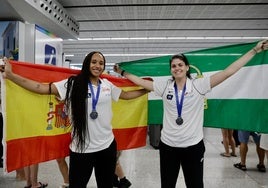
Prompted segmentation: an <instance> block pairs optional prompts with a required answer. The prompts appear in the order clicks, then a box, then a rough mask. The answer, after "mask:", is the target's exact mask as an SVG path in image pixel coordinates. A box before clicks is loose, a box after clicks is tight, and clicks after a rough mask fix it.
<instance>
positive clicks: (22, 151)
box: [6, 133, 71, 172]
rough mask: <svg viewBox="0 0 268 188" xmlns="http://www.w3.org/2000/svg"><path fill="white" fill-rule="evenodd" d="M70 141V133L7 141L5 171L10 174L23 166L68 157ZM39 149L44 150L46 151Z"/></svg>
mask: <svg viewBox="0 0 268 188" xmlns="http://www.w3.org/2000/svg"><path fill="white" fill-rule="evenodd" d="M70 141H71V136H70V133H66V134H62V135H57V136H39V137H31V138H22V139H16V140H11V141H8V142H7V150H6V152H7V156H8V157H7V159H6V166H7V169H6V170H7V172H11V171H13V170H16V169H18V168H21V167H23V166H29V165H31V164H37V163H40V162H44V161H49V160H52V159H57V158H61V157H65V156H68V155H69V144H70ZM40 148H46V150H42V149H40ZM36 151H39V152H38V153H37V152H36ZM40 151H41V152H40Z"/></svg>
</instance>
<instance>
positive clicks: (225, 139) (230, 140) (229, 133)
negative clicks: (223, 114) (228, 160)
mask: <svg viewBox="0 0 268 188" xmlns="http://www.w3.org/2000/svg"><path fill="white" fill-rule="evenodd" d="M221 133H222V143H223V146H224V150H225V152H223V153H221V154H220V155H221V156H223V157H231V156H233V157H237V156H236V154H235V140H234V137H233V130H232V129H221ZM229 146H231V150H232V152H231V153H230V149H229Z"/></svg>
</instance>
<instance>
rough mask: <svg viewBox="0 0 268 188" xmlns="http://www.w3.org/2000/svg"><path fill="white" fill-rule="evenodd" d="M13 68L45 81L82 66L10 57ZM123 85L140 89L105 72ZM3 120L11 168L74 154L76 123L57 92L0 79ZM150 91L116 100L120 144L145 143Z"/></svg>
mask: <svg viewBox="0 0 268 188" xmlns="http://www.w3.org/2000/svg"><path fill="white" fill-rule="evenodd" d="M11 63H12V69H13V72H15V73H17V74H19V75H21V76H23V77H26V78H29V79H32V80H36V81H39V82H42V83H50V82H56V81H59V80H62V79H65V78H68V77H69V76H71V75H76V74H78V73H79V70H72V69H67V68H61V67H55V66H49V65H37V64H32V63H27V62H15V61H11ZM102 77H103V78H107V79H108V80H110V81H111V82H112V83H114V84H115V85H116V86H118V87H121V88H122V89H124V90H135V89H138V88H139V87H138V86H135V85H134V84H133V83H132V82H130V81H128V80H126V79H122V78H118V77H114V76H110V75H105V74H103V75H102ZM1 83H2V84H1V85H2V86H1V89H2V96H1V97H2V109H3V120H4V142H3V143H4V148H5V150H4V156H5V159H4V161H5V162H4V170H5V171H6V172H11V171H13V170H16V169H19V168H21V167H24V166H28V165H31V164H36V163H40V162H45V161H49V160H53V159H57V158H61V157H65V156H68V155H69V143H70V141H71V135H70V131H71V125H70V121H69V119H68V117H67V116H65V115H64V113H63V107H64V106H63V103H61V102H60V101H57V100H56V98H55V96H54V95H51V96H50V95H39V94H36V93H32V92H30V91H28V90H25V89H23V88H22V87H20V86H18V85H16V84H14V83H13V82H11V81H10V80H6V79H2V80H1ZM147 101H148V95H144V96H141V97H139V98H137V99H133V100H128V101H124V100H119V101H118V102H114V103H113V104H112V109H113V114H114V117H113V120H112V125H113V131H114V135H115V138H116V140H117V143H118V149H120V150H125V149H131V148H138V147H142V146H145V145H146V135H147V110H148V106H147Z"/></svg>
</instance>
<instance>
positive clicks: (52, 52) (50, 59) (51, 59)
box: [45, 44, 56, 65]
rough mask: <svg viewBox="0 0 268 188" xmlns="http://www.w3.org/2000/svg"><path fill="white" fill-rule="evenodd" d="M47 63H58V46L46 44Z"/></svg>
mask: <svg viewBox="0 0 268 188" xmlns="http://www.w3.org/2000/svg"><path fill="white" fill-rule="evenodd" d="M45 64H49V65H56V48H54V47H53V46H50V45H48V44H46V45H45Z"/></svg>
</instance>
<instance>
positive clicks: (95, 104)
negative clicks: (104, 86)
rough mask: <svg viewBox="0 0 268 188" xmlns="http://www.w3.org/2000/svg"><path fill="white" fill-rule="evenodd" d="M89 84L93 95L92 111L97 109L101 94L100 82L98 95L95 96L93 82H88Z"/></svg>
mask: <svg viewBox="0 0 268 188" xmlns="http://www.w3.org/2000/svg"><path fill="white" fill-rule="evenodd" d="M88 86H89V88H90V91H91V97H92V111H96V106H97V103H98V100H99V96H100V82H99V83H98V89H97V95H96V96H95V93H94V89H93V87H92V84H91V82H89V83H88Z"/></svg>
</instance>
